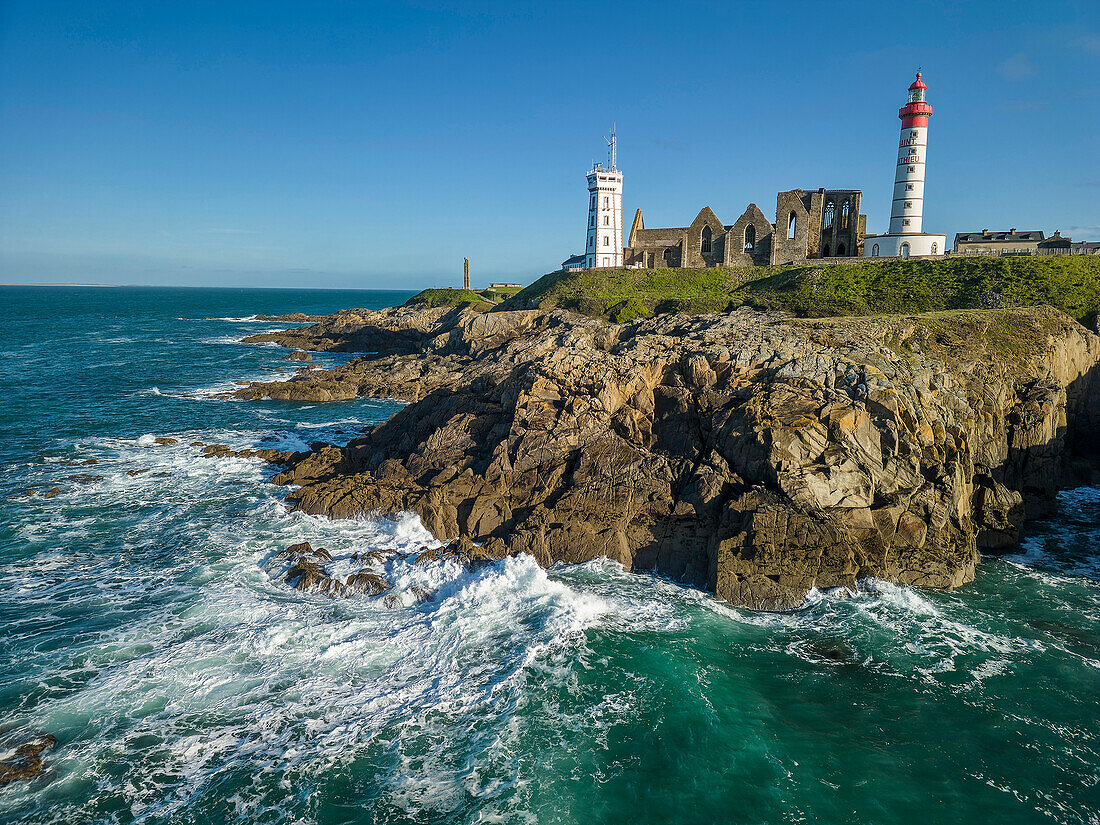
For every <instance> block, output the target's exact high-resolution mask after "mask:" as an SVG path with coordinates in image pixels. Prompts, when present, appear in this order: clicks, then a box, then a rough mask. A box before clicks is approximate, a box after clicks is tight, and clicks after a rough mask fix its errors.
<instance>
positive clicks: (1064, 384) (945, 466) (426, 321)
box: [241, 308, 1100, 609]
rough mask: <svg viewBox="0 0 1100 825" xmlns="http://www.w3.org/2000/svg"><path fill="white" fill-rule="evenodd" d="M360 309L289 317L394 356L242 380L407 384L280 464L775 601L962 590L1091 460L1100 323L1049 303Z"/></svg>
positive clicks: (441, 534) (367, 503) (294, 393)
mask: <svg viewBox="0 0 1100 825" xmlns="http://www.w3.org/2000/svg"><path fill="white" fill-rule="evenodd" d="M356 317H357V318H358V319H359V320H358V321H357V322H355V323H353V322H352V320H351V319H350V317H349V316H346V315H344V314H341V315H338V316H334V320H331V321H329V322H324V323H322V324H320V325H318V327H316V328H309V329H312V330H313V332H310V331H309V330H296V331H293V332H292V333H286V334H285V335H292V336H293V345H294V346H296V347H303V348H307V349H312V348H315V347H312V346H309V341H308V339H309V336H311V335H312V336H315V337H316V340H317V342H319V343H321V344H323V345H324V346H325V347H326V348H329V349H336V348H339V347H340V346H347V347H348V348H349V349H352V348H354V346H355V345H356V342H360V341H364V340H368V341H370V342H371V343H372V347H373V348H374V349H376V350H377V352H378V353H380V354H378V355H374V356H372V357H368V358H362V359H357V360H356V361H353V362H351V363H350V364H347V365H345V366H344V367H341V368H340V369H338V370H332V371H327V372H324V373H322V372H317V373H312V374H309V375H303V376H301V377H300V378H297V379H294V380H292V381H289V382H285V384H278V385H270V384H265V385H253V386H252V387H249V388H246V389H245V390H244V391H242V393H241V394H242V395H243V396H245V397H263V396H265V395H267V396H271V397H282V398H293V397H299V398H303V399H307V400H314V401H315V400H324V399H325V398H330V397H331V398H335V397H344V398H350V397H355V396H360V395H387V396H391V397H397V398H405V399H408V400H411V401H414V402H416V403H413V404H411V405H410V406H408V407H406V408H404V409H403V410H401V411H400V412H399V413H397V414H396V415H395V416H394V417H393V418H392V419H391V420H390V421H389V422H387V423H386V424H384V425H382V426H380V427H378V428H377V429H375V430H373V431H372V432H370V433H369V434H368V435H366V436H365V437H364V438H361V439H358V440H356V441H353V442H351V443H350V444H349V445H348V446H347V447H345V448H337V447H333V446H322V447H320V448H319V449H316V450H314V451H313V452H312V453H311V454H310V455H308V456H306V457H304V458H303V459H301V460H300V461H297V462H296V463H295V464H294V465H293V466H292V467H291V468H290V469H288V470H287V471H286V472H284V473H282V474H280V475H279V476H277V477H276V481H278V482H281V483H287V484H295V485H300V488H299V489H297V490H295V491H294V492H292V493H291V494H290V495H289V496H288V498H289V499H290V500H291V501H292V502H294V503H295V504H296V506H297V507H299V508H301V509H303V510H305V511H307V512H310V513H324V514H329V515H332V516H337V517H349V516H357V515H360V514H367V513H374V512H382V513H392V512H397V511H412V512H415V513H417V514H419V515H420V517H421V519H422V520H423V522H424V524H425V526H426V527H427V528H428V529H429V530H431V531H432V533H434V534H435V536H436V537H437V538H439V539H440V540H443V541H450V540H452V539H456V538H460V537H461V538H464V539H468V540H471V541H473V542H476V543H478V544H480V545H481V550H480V551H479V552H480V553H484V554H485V555H486V556H487V557H490V558H500V557H502V556H504V555H507V554H509V553H517V552H526V553H530V554H532V555H533V556H535V558H537V559H538V560H539V561H540V562H541V563H543V564H550V563H553V562H555V561H566V562H581V561H586V560H589V559H592V558H595V557H598V556H608V557H610V558H613V559H616V560H618V561H620V562H621V563H622V564H624V565H625V566H627V567H629V568H631V569H635V570H657V571H659V572H661V573H663V574H664V575H668V576H671V577H673V578H677V579H681V580H683V581H686V582H690V583H692V584H695V585H697V586H700V587H704V588H708V589H711V590H713V591H714V592H716V593H717V594H718V595H719V596H720V597H722V598H724V599H727V600H729V601H731V602H733V603H735V604H738V605H744V606H748V607H752V608H758V609H786V608H792V607H795V606H797V605H799V604H800V603H801V602H802V601H803V600H804V599H805V596H806V593H807V592H808V591H809V590H810V589H811V588H815V587H816V588H827V587H837V586H849V587H850V586H852V585H854V583H855V582H856V580H857V579H859V578H861V577H867V576H875V577H881V578H884V579H888V580H892V581H897V582H902V583H908V584H915V585H919V586H924V587H957V586H959V585H961V584H963V583H965V582H967V581H970V580H971V579H973V577H974V567H975V564H976V563H977V561H978V558H979V547H982V548H988V549H1000V548H1003V547H1007V546H1010V545H1011V544H1013V543H1015V541H1016V538H1017V536H1018V532H1019V529H1020V525H1021V523H1022V521H1023V518H1024V517H1025V516H1027V517H1029V518H1030V517H1034V516H1036V515H1040V514H1043V513H1046V512H1049V509H1050V507H1051V505H1052V502H1053V498H1054V494H1055V492H1056V491H1057V488H1058V485H1059V484H1060V483H1062V481H1063V479H1064V477H1065V470H1066V467H1067V463H1068V464H1069V465H1072V466H1073V467H1074V468H1075V473H1076V475H1077V476H1078V477H1080V476H1083V475H1087V474H1088V473H1089V472H1091V470H1090V469H1089V468H1091V467H1093V466H1095V459H1096V452H1095V451H1096V430H1095V429H1093V427H1094V423H1095V422H1097V421H1098V420H1100V415H1098V413H1097V409H1098V407H1097V406H1096V404H1097V398H1098V396H1100V393H1098V391H1097V390H1096V385H1097V383H1100V380H1098V379H1097V378H1096V374H1097V368H1096V364H1097V362H1098V361H1100V338H1098V337H1097V336H1096V335H1094V334H1092V333H1091V332H1089V331H1087V330H1086V329H1084V328H1083V327H1081V326H1080V325H1078V324H1077V323H1075V322H1074V321H1073V320H1072V319H1070V318H1068V317H1067V316H1065V315H1063V314H1061V313H1059V312H1057V311H1055V310H1052V309H1047V308H1035V309H1021V310H989V311H975V312H966V313H952V314H941V315H930V316H915V317H900V316H895V317H888V318H861V319H832V320H829V321H812V322H811V321H795V320H792V319H787V318H781V317H777V316H774V315H766V314H762V313H757V312H754V311H750V310H747V309H742V310H738V311H736V312H734V313H732V314H730V315H724V316H696V317H685V316H678V315H674V316H661V317H658V318H655V319H651V320H645V321H639V322H635V323H632V324H628V325H624V326H614V325H607V324H605V323H603V322H599V321H595V320H591V319H587V318H581V317H577V316H572V315H567V314H564V313H559V312H555V313H544V312H539V311H536V310H528V311H517V312H499V313H488V314H479V313H473V312H468V311H454V310H450V311H442V310H419V311H416V310H409V309H406V308H400V309H398V310H386V311H384V312H380V313H373V314H372V313H360V314H359V315H357V316H356ZM356 323H357V324H358V326H356V325H355V324H356ZM387 331H389V333H390V335H391V337H390V340H389V343H388V344H386V343H385V335H386V334H387ZM340 335H345V336H346V337H345V338H343V339H341V338H340ZM288 385H292V387H293V388H292V389H288V390H286V391H285V392H287V394H283V395H278V394H276V393H277V392H280V391H282V390H276V389H274V388H276V387H288Z"/></svg>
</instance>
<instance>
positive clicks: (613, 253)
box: [584, 131, 623, 269]
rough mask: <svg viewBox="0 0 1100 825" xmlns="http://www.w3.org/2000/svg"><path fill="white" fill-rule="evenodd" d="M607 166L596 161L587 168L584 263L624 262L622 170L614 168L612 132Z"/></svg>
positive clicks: (607, 264) (592, 265)
mask: <svg viewBox="0 0 1100 825" xmlns="http://www.w3.org/2000/svg"><path fill="white" fill-rule="evenodd" d="M607 149H608V151H607V167H606V168H605V167H604V166H602V165H601V164H599V163H597V164H595V165H593V167H592V169H591V170H590V171H589V172H588V239H587V240H586V241H585V247H584V265H585V267H586V268H588V269H596V268H597V267H621V266H622V265H623V173H622V172H620V171H619V170H618V169H617V168H616V161H617V157H616V149H617V146H616V139H615V132H614V131H612V132H611V136H610V137H608V138H607Z"/></svg>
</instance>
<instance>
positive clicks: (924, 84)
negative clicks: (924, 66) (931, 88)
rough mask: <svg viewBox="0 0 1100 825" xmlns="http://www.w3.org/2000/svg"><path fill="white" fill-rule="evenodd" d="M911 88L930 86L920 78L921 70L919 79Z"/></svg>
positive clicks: (918, 73) (918, 75) (918, 74)
mask: <svg viewBox="0 0 1100 825" xmlns="http://www.w3.org/2000/svg"><path fill="white" fill-rule="evenodd" d="M909 88H910V89H927V88H928V85H927V84H926V83H925V82H924V81H923V80H921V79H920V72H917V79H916V80H914V81H913V85H912V86H910V87H909Z"/></svg>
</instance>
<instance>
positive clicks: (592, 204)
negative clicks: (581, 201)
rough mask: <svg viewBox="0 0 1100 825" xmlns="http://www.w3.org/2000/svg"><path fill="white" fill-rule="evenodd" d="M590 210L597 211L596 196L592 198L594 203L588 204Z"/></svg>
mask: <svg viewBox="0 0 1100 825" xmlns="http://www.w3.org/2000/svg"><path fill="white" fill-rule="evenodd" d="M588 208H589V209H595V208H596V196H595V195H593V196H592V203H590V204H588Z"/></svg>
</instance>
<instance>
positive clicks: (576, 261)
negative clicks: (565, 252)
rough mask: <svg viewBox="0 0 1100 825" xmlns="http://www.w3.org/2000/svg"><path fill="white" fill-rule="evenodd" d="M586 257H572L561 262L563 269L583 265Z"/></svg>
mask: <svg viewBox="0 0 1100 825" xmlns="http://www.w3.org/2000/svg"><path fill="white" fill-rule="evenodd" d="M583 263H584V255H570V256H569V257H568V258H566V259H565V260H564V261H562V262H561V266H562V269H564V268H565V267H567V266H570V265H576V264H583Z"/></svg>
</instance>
